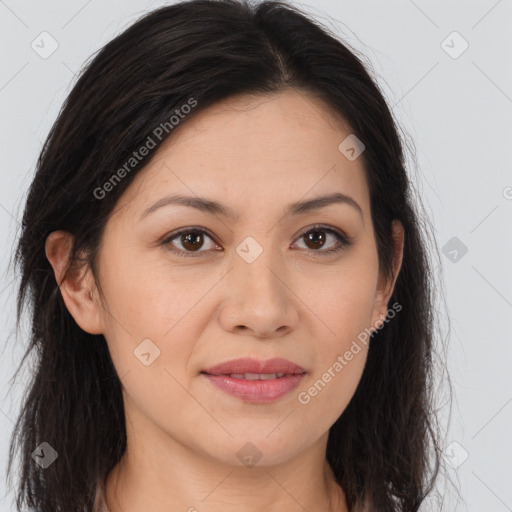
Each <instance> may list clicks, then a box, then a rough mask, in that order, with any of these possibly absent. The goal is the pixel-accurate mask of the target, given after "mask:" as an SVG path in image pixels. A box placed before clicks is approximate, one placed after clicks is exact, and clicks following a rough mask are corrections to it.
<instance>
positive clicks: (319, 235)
mask: <svg viewBox="0 0 512 512" xmlns="http://www.w3.org/2000/svg"><path fill="white" fill-rule="evenodd" d="M326 238H327V237H326V236H325V233H324V232H323V231H317V230H315V231H310V232H309V233H306V234H305V235H304V240H305V241H306V245H307V246H308V248H309V249H321V248H322V247H323V246H324V244H325V240H326Z"/></svg>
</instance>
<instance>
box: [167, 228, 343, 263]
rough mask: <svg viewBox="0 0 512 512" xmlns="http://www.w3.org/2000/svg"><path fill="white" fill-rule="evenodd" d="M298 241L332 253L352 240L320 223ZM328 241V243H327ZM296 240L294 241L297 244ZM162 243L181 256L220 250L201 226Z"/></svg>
mask: <svg viewBox="0 0 512 512" xmlns="http://www.w3.org/2000/svg"><path fill="white" fill-rule="evenodd" d="M298 241H304V242H305V244H306V247H299V248H301V249H305V250H306V251H309V252H311V253H320V254H333V253H337V252H339V251H341V250H342V249H344V248H346V247H348V246H349V245H351V244H352V243H353V242H352V241H351V239H350V237H348V236H346V235H343V234H341V233H340V232H338V231H337V230H335V229H333V228H328V227H324V226H320V225H315V226H313V227H309V228H308V229H307V231H303V232H302V234H301V235H300V236H299V239H298ZM329 242H330V243H329ZM297 243H298V242H295V244H297ZM162 245H164V246H166V247H167V248H168V250H169V251H171V252H173V253H175V254H177V255H178V256H181V257H195V256H200V253H202V252H206V251H208V250H212V249H213V250H220V251H222V250H223V249H219V246H218V244H217V243H216V241H215V238H214V236H213V235H212V234H211V233H210V232H208V231H207V230H205V229H203V228H195V227H188V228H183V229H180V230H179V231H176V232H174V233H171V234H170V235H169V236H168V237H167V238H166V239H165V240H163V241H162Z"/></svg>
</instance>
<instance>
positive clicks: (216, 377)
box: [201, 358, 307, 404]
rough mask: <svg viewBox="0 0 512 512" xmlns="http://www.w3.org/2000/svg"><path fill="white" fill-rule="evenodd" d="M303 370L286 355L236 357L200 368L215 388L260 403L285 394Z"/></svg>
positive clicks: (298, 381)
mask: <svg viewBox="0 0 512 512" xmlns="http://www.w3.org/2000/svg"><path fill="white" fill-rule="evenodd" d="M306 373H307V372H306V370H304V368H302V367H300V366H299V365H297V364H295V363H292V362H291V361H288V360H286V359H281V358H275V359H271V360H269V361H260V360H255V359H236V360H232V361H228V362H226V363H221V364H220V365H217V366H214V367H212V368H209V369H208V370H203V371H201V375H204V377H205V378H206V379H207V380H208V381H209V382H211V383H212V384H213V385H214V386H215V387H216V388H217V389H220V390H221V391H223V392H224V393H227V394H229V395H231V396H235V397H237V398H239V399H241V400H243V401H244V402H248V403H254V404H262V403H270V402H274V401H276V400H278V399H280V398H283V397H284V396H286V395H288V394H289V393H290V392H291V391H292V390H293V389H295V388H296V387H297V386H298V385H299V384H300V382H301V381H302V379H303V378H304V377H305V376H306Z"/></svg>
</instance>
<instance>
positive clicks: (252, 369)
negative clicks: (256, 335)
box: [203, 357, 306, 375]
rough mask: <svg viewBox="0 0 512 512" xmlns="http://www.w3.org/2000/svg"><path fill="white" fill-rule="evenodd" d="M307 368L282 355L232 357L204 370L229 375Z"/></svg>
mask: <svg viewBox="0 0 512 512" xmlns="http://www.w3.org/2000/svg"><path fill="white" fill-rule="evenodd" d="M305 372H306V370H304V368H302V367H301V366H299V365H298V364H295V363H292V362H291V361H288V359H283V358H281V357H275V358H273V359H268V360H267V361H262V360H260V359H251V358H248V357H245V358H241V359H232V360H231V361H226V362H225V363H221V364H217V365H215V366H212V367H211V368H208V369H206V370H203V373H209V374H210V375H229V374H231V373H290V374H294V373H305Z"/></svg>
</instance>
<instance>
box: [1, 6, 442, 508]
mask: <svg viewBox="0 0 512 512" xmlns="http://www.w3.org/2000/svg"><path fill="white" fill-rule="evenodd" d="M290 88H294V89H297V90H300V91H304V92H307V93H309V94H312V95H314V96H315V97H317V98H320V99H322V100H324V101H325V103H326V104H327V105H329V106H330V108H331V109H332V111H333V113H338V114H339V115H341V116H342V117H343V118H344V119H346V120H347V122H348V123H349V125H350V127H351V130H352V132H353V133H354V134H355V135H356V136H357V137H358V138H359V139H360V140H361V141H363V143H364V144H365V147H366V149H365V151H364V152H363V154H362V155H361V158H362V161H363V164H364V168H365V172H366V176H367V180H368V183H369V189H370V197H371V215H372V222H373V225H374V230H375V236H376V242H377V246H378V256H379V265H380V268H381V271H382V272H383V273H385V274H386V275H388V276H391V275H392V269H393V243H392V231H391V225H392V220H393V219H398V220H400V221H401V223H402V225H403V227H404V230H405V247H404V253H403V263H402V267H401V270H400V272H399V275H398V278H397V281H396V285H395V290H394V293H393V295H392V297H391V300H390V303H395V302H396V303H398V304H400V305H401V311H400V313H398V314H397V315H396V318H394V319H392V320H391V321H389V322H387V323H386V325H384V326H383V327H382V328H381V329H379V330H378V331H376V332H375V333H374V335H373V336H372V342H371V343H370V348H369V353H368V359H367V363H366V367H365V369H364V373H363V375H362V378H361V381H360V383H359V386H358V388H357V390H356V392H355V395H354V396H353V398H352V400H351V401H350V403H349V404H348V406H347V408H346V410H345V411H344V412H343V414H342V415H341V416H340V417H339V418H338V419H337V421H336V422H335V423H334V425H333V426H332V427H331V429H330V433H329V438H328V446H327V459H328V462H329V464H330V465H331V467H332V469H333V472H334V474H335V477H336V479H337V481H338V483H339V485H340V486H341V487H342V489H343V491H344V492H345V494H346V497H347V502H348V505H349V507H350V508H351V510H355V507H356V505H358V504H361V503H365V504H366V505H367V506H369V507H370V508H369V509H371V510H372V511H379V512H385V511H390V512H391V511H404V512H414V511H416V510H418V508H419V506H420V504H421V503H422V502H423V501H424V499H425V497H426V496H427V495H428V494H429V493H431V491H432V490H433V489H434V485H435V480H436V478H437V476H438V473H439V472H440V465H441V462H442V460H441V459H442V458H441V457H440V455H441V449H440V437H439V429H438V422H437V418H436V415H435V412H436V410H435V406H434V386H433V382H434V380H433V377H434V369H435V365H434V359H433V354H434V352H435V344H434V341H435V336H434V334H435V326H436V322H435V320H436V317H435V306H434V294H433V291H434V288H433V282H434V273H433V267H432V263H431V261H430V257H429V254H428V243H429V240H428V239H427V237H429V236H430V234H429V233H428V231H427V230H426V229H424V227H425V226H427V224H428V223H427V219H421V218H420V217H419V214H418V213H417V211H416V205H415V204H414V203H415V201H414V195H413V189H412V188H411V183H410V181H409V178H408V176H407V174H406V170H405V155H404V153H405V152H404V143H403V142H402V141H401V138H400V136H399V132H398V124H397V123H396V122H395V121H394V118H393V116H392V114H391V112H390V110H389V108H388V106H387V104H386V101H385V99H384V97H383V94H382V93H381V91H380V90H379V88H378V87H377V85H376V84H375V83H374V81H373V80H372V78H371V77H370V74H369V72H368V71H367V69H366V67H365V65H364V64H363V61H362V58H361V57H358V56H357V52H356V51H354V50H349V48H348V47H347V45H346V44H344V43H342V42H341V41H340V40H338V38H337V37H335V36H334V35H333V34H332V33H329V30H328V29H326V28H325V27H323V26H322V25H321V24H320V23H319V22H314V21H311V20H310V19H309V17H308V16H306V15H305V14H304V13H302V12H300V11H299V10H298V9H297V8H296V7H292V6H291V5H289V4H286V3H283V2H277V1H264V2H261V3H259V4H256V5H255V4H252V3H250V2H247V1H246V2H244V1H235V0H218V1H210V0H192V1H185V2H180V3H177V4H174V5H169V6H165V7H162V8H159V9H157V10H155V11H152V12H150V13H149V14H147V15H145V16H144V17H142V18H141V19H140V20H138V21H137V22H136V23H134V24H133V25H131V26H130V27H129V28H128V29H127V30H125V31H124V32H123V33H121V34H120V35H119V36H117V37H116V38H115V39H113V40H112V41H111V42H109V43H108V44H107V45H105V46H104V47H103V48H102V49H101V50H100V51H99V52H98V53H97V55H96V56H94V58H93V59H92V60H91V61H90V62H89V63H88V64H87V66H86V67H85V69H84V70H83V72H82V73H81V75H80V77H79V79H78V80H77V82H76V84H75V85H74V87H73V89H72V91H71V93H70V94H69V96H68V98H67V99H66V101H65V103H64V105H63V108H62V110H61V112H60V113H59V116H58V119H57V120H56V122H55V124H54V125H53V127H52V128H51V130H50V133H49V135H48V137H47V139H46V141H45V144H44V147H43V149H42V151H41V154H40V156H39V158H38V161H37V168H36V173H35V177H34V179H33V181H32V183H31V185H30V188H29V191H28V196H27V199H26V204H25V209H24V214H23V220H22V226H21V233H20V237H19V242H18V246H17V248H16V252H15V255H14V256H15V262H16V268H18V267H21V282H20V286H19V290H18V299H17V321H16V329H18V328H19V321H20V318H21V316H22V313H23V309H24V306H26V305H27V303H28V305H29V306H30V310H31V332H30V342H29V346H28V348H27V350H26V352H25V355H24V357H23V360H22V361H21V363H20V367H21V365H22V364H23V362H24V361H25V359H26V357H27V355H28V354H29V353H31V352H32V351H34V352H35V361H36V363H35V369H34V371H33V376H32V380H31V382H30V384H29V387H28V389H27V393H26V396H25V397H24V401H23V404H22V407H21V412H20V415H19V418H18V420H17V422H16V425H15V429H14V433H13V436H12V439H11V445H10V452H9V465H8V475H9V473H10V471H11V464H12V462H13V457H14V455H15V454H19V455H20V456H21V465H20V481H19V487H18V488H17V495H16V504H17V506H18V507H19V508H21V507H22V506H24V505H27V506H29V507H34V508H35V509H36V510H37V511H40V512H50V511H51V512H69V511H73V512H82V511H90V510H91V508H92V504H93V500H94V494H95V491H96V484H97V482H98V479H104V478H106V476H107V475H108V473H109V471H110V470H111V469H112V468H113V467H114V466H115V465H116V464H117V463H118V461H119V460H120V458H121V457H122V455H123V453H124V451H125V448H126V431H125V418H124V407H123V398H122V386H121V382H120V379H119V377H118V375H117V373H116V371H115V368H114V366H113V363H112V360H111V357H110V354H109V351H108V348H107V344H106V341H105V338H104V337H103V336H102V335H91V334H88V333H86V332H84V331H83V330H82V329H81V328H80V327H79V326H78V325H77V324H76V322H75V321H74V319H73V317H72V316H71V315H70V314H69V312H68V310H67V308H66V307H65V304H64V301H63V299H62V296H61V294H60V290H59V287H58V285H57V282H56V280H55V277H54V273H53V270H52V267H51V266H50V264H49V262H48V260H47V258H46V255H45V240H46V237H47V236H48V235H49V234H50V233H51V232H52V231H55V230H61V229H62V230H65V231H68V232H70V233H71V234H72V235H73V237H74V242H73V250H72V258H71V261H70V268H71V267H77V266H79V265H82V264H84V263H87V264H88V265H89V266H90V268H91V270H92V272H93V275H94V276H97V272H96V269H97V267H96V262H97V260H96V256H97V253H98V248H99V246H100V243H101V236H102V232H103V229H104V227H105V223H106V221H107V219H108V217H109V215H110V214H111V213H112V210H113V208H114V206H115V204H116V202H117V200H118V199H119V197H120V196H121V194H122V193H123V191H124V190H125V189H126V187H127V186H128V185H129V184H130V182H131V180H132V179H133V178H134V176H135V175H136V174H137V172H138V171H139V170H140V169H141V168H142V167H143V166H144V165H146V164H147V163H148V162H149V161H150V159H151V157H152V155H153V154H154V153H155V151H156V150H157V149H158V147H160V145H161V144H162V142H163V141H165V140H166V139H167V138H168V137H172V133H173V131H172V126H171V124H172V123H171V122H170V118H171V116H172V115H173V114H174V113H175V111H176V110H177V109H180V107H182V106H183V105H187V104H188V105H190V104H191V101H190V100H191V98H193V99H194V100H193V101H195V104H194V106H193V108H188V110H187V112H188V113H187V115H186V116H185V118H184V119H182V120H180V123H181V125H183V124H184V123H186V122H187V121H188V120H189V119H191V118H193V116H195V115H196V114H197V113H198V112H200V111H202V110H204V109H205V108H207V107H208V106H210V105H213V104H215V103H216V102H218V101H220V100H222V99H225V98H228V97H231V96H234V95H239V94H273V93H277V92H280V91H283V90H286V89H290ZM159 126H160V128H161V129H160V130H159V131H157V133H158V134H159V136H157V135H156V133H155V129H156V127H159ZM164 127H165V128H164ZM148 136H151V138H152V141H153V144H152V146H153V148H152V149H151V152H150V154H149V155H148V156H147V157H145V158H141V159H140V161H138V162H136V163H135V164H134V165H131V166H130V168H129V170H128V169H127V168H126V167H125V171H126V172H125V173H121V174H122V179H119V180H117V181H116V182H115V186H114V185H112V186H111V187H110V188H109V193H108V194H102V195H104V197H101V198H99V197H98V196H99V195H100V192H101V190H105V183H107V182H108V181H109V180H111V179H112V173H113V170H116V169H121V168H122V167H123V165H125V164H126V162H127V160H128V159H129V158H130V156H131V155H132V154H133V152H134V151H137V150H138V149H139V148H140V147H141V146H142V145H143V144H144V143H145V142H146V141H147V140H148ZM133 163H134V162H132V164H133ZM118 177H119V174H118ZM111 183H112V182H111ZM430 242H433V240H432V239H431V240H430ZM97 282H98V281H97ZM27 292H28V293H27ZM20 367H18V370H17V372H16V374H17V373H18V372H19V369H20ZM43 442H46V443H48V444H49V445H50V446H52V447H54V448H55V449H56V451H57V452H58V463H55V464H52V465H51V466H50V467H48V468H46V469H42V468H41V467H40V465H38V464H36V462H35V461H34V459H33V457H32V453H33V452H34V450H35V449H36V447H38V446H39V445H40V444H41V443H43ZM18 445H19V449H16V446H18Z"/></svg>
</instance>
